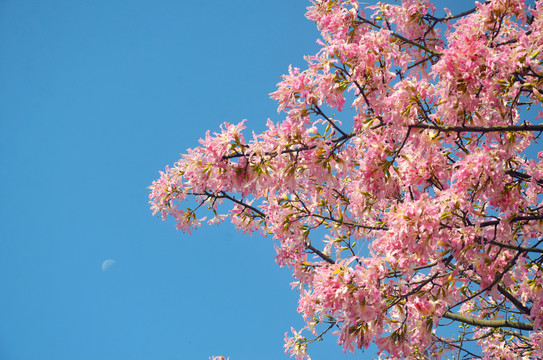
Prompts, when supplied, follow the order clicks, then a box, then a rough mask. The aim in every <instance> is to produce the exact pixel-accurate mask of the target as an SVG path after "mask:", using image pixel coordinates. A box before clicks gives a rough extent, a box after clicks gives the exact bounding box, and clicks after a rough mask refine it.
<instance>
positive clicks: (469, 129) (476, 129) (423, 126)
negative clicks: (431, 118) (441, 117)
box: [409, 124, 543, 133]
mask: <svg viewBox="0 0 543 360" xmlns="http://www.w3.org/2000/svg"><path fill="white" fill-rule="evenodd" d="M409 128H412V129H427V130H437V131H442V132H457V133H462V132H481V133H489V132H517V131H543V125H528V124H525V125H504V126H447V125H429V124H413V125H409Z"/></svg>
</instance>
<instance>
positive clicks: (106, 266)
mask: <svg viewBox="0 0 543 360" xmlns="http://www.w3.org/2000/svg"><path fill="white" fill-rule="evenodd" d="M113 264H115V260H113V259H107V260H104V262H103V263H102V271H106V270H107V269H109V268H110V267H112V266H113Z"/></svg>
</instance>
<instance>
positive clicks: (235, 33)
mask: <svg viewBox="0 0 543 360" xmlns="http://www.w3.org/2000/svg"><path fill="white" fill-rule="evenodd" d="M308 3H309V2H308V1H304V0H275V1H254V0H253V1H249V0H246V1H243V0H231V1H224V0H209V1H185V0H181V1H173V0H171V1H169V0H156V1H150V0H149V1H139V0H130V1H128V0H124V1H121V0H107V1H106V0H101V1H98V0H95V1H82V0H70V1H60V0H48V1H37V0H36V1H31V0H28V1H26V0H0V137H1V138H0V174H1V176H0V185H1V186H0V189H1V196H2V202H1V206H0V219H1V220H0V221H1V226H0V237H1V241H0V272H1V274H2V275H1V277H0V279H1V284H2V296H0V359H1V360H35V359H54V360H63V359H70V360H86V359H89V360H90V359H101V360H109V359H195V360H196V359H204V360H206V359H207V358H208V357H209V356H211V355H214V354H216V355H218V354H224V355H227V356H230V357H231V360H246V359H259V360H268V359H269V360H271V359H274V360H275V359H288V355H285V354H284V351H283V348H282V346H283V337H284V333H285V332H286V331H289V329H290V326H294V327H296V328H300V327H302V326H303V325H302V320H301V318H300V316H299V315H298V314H297V312H296V306H297V294H296V293H295V292H292V291H291V290H290V286H289V283H290V282H291V281H292V278H291V275H290V273H289V271H288V270H287V269H281V268H279V267H278V266H277V265H276V264H275V262H274V254H275V252H274V248H273V242H272V240H271V238H262V237H260V236H253V237H248V236H244V235H240V234H238V233H237V232H236V231H235V230H234V229H233V227H232V226H230V225H229V224H223V225H221V226H219V227H216V226H215V227H211V228H209V227H203V228H202V229H200V230H198V231H196V232H195V233H193V235H191V236H188V235H185V234H182V233H181V232H177V231H176V230H175V229H174V226H173V223H172V222H166V223H164V222H162V221H160V219H158V218H153V217H152V216H151V212H150V210H149V207H148V203H147V202H148V191H147V186H149V185H150V184H151V182H152V181H153V180H154V179H155V178H156V177H157V176H158V171H159V170H162V169H163V168H164V167H165V166H166V165H167V164H172V163H174V162H175V161H176V160H177V159H178V157H179V153H181V152H184V151H185V150H186V149H187V148H189V147H194V146H196V145H197V140H198V138H200V137H202V136H203V135H204V134H205V131H206V130H207V129H211V130H215V129H217V128H218V126H219V124H220V123H222V122H223V121H229V122H238V121H240V120H241V119H245V118H246V119H248V122H247V125H248V127H249V130H255V131H259V130H262V129H263V127H264V124H265V122H266V119H267V118H268V117H269V118H271V119H272V120H273V121H279V120H280V119H281V116H282V115H278V114H277V112H276V104H275V103H274V102H273V101H272V100H270V99H269V97H268V94H269V93H270V92H272V91H274V90H275V85H276V84H277V82H278V81H279V80H280V78H279V77H280V75H281V74H283V73H285V72H286V71H287V69H288V65H289V64H294V65H296V66H300V67H303V66H304V61H303V56H304V55H307V54H313V53H315V52H316V50H317V49H318V48H317V45H316V43H315V41H316V39H317V37H318V32H317V31H316V29H315V27H314V25H313V24H312V23H311V22H310V21H308V20H306V19H305V18H304V13H305V8H306V7H307V6H308ZM441 4H443V2H442V3H441ZM472 4H473V2H472V1H468V0H462V1H456V2H455V3H454V4H447V6H449V7H450V8H451V9H452V10H453V11H457V10H466V9H469V8H470V7H471V6H472ZM438 6H439V5H438ZM439 14H442V12H439ZM108 260H109V261H108ZM326 340H327V341H325V342H323V343H319V344H316V346H314V347H313V348H311V350H310V354H311V355H312V358H313V359H314V360H324V359H327V360H328V359H335V358H343V359H355V358H356V359H361V358H362V359H364V358H371V357H372V355H373V354H374V351H375V350H373V349H370V350H369V351H367V352H366V354H365V355H362V356H360V355H358V356H353V355H350V356H349V355H347V356H344V355H343V352H342V351H341V349H340V348H339V347H338V346H337V345H335V341H336V338H335V337H328V338H327V339H326ZM372 351H373V352H372Z"/></svg>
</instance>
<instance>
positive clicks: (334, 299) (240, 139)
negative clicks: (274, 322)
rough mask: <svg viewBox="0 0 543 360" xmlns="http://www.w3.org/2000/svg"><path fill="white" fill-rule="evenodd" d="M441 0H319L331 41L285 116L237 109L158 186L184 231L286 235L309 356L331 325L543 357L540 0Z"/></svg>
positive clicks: (280, 243)
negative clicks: (252, 125)
mask: <svg viewBox="0 0 543 360" xmlns="http://www.w3.org/2000/svg"><path fill="white" fill-rule="evenodd" d="M435 10H436V9H435V7H434V6H433V5H432V4H431V3H430V2H429V1H428V0H403V1H402V3H401V5H394V4H386V3H379V4H378V5H374V6H368V7H367V8H365V9H362V8H361V7H360V6H359V4H358V2H357V1H355V0H343V1H341V0H321V1H319V0H313V1H312V4H311V6H310V7H309V8H308V12H307V17H308V18H309V19H310V20H312V21H314V22H315V23H316V24H317V26H318V28H319V30H320V31H321V34H322V38H321V39H320V40H319V43H320V45H321V49H320V51H319V52H318V53H317V54H316V55H313V56H309V57H307V59H306V60H307V69H305V70H303V71H302V70H299V69H297V68H290V69H289V72H288V74H287V75H284V76H283V77H282V81H281V82H280V83H279V84H278V89H277V91H275V92H274V93H272V94H271V96H272V98H273V99H275V100H277V102H278V104H279V111H284V112H285V113H286V115H285V118H284V120H283V121H282V122H280V123H273V122H271V121H269V120H268V123H267V129H266V130H265V131H263V132H262V133H260V134H254V133H253V135H252V137H251V138H246V137H245V136H244V135H243V133H242V130H243V129H244V128H245V127H244V122H243V121H242V122H241V123H239V124H237V125H235V124H228V123H225V124H223V125H222V126H221V130H220V131H219V132H215V133H213V134H210V133H209V132H208V133H207V135H206V136H205V138H204V139H202V140H200V144H201V145H200V146H199V147H197V148H195V149H189V150H188V151H187V153H186V154H185V155H183V156H182V157H181V159H180V160H179V161H178V162H177V163H176V164H175V165H174V166H173V167H169V168H166V170H165V171H164V172H161V175H160V178H159V179H158V180H156V181H155V182H154V183H153V185H152V186H151V187H150V189H151V194H150V199H151V201H150V202H151V206H152V210H153V212H154V213H160V214H161V215H162V218H164V219H165V218H167V217H168V216H172V217H173V218H175V220H176V222H177V227H178V228H179V229H182V230H183V231H186V232H189V233H190V231H191V229H194V228H195V227H198V226H200V225H201V223H202V222H203V221H205V220H206V221H207V222H208V223H210V224H211V223H218V222H222V221H223V220H225V219H230V220H231V221H232V222H233V223H234V224H235V226H236V227H237V229H239V230H240V231H242V232H247V233H251V232H254V231H259V232H261V233H263V234H266V235H268V234H269V235H271V236H273V238H274V239H275V241H276V250H277V256H276V260H277V263H278V264H279V265H280V266H288V267H289V268H290V269H291V270H292V272H293V276H294V277H295V280H296V281H295V282H294V283H293V286H294V288H296V289H297V290H298V291H299V294H300V299H299V307H298V311H299V312H300V313H301V315H302V316H303V318H304V320H305V322H306V326H305V327H304V328H303V329H300V330H294V329H293V330H292V334H291V335H287V336H286V339H285V340H286V345H285V348H286V350H287V351H288V352H289V353H291V354H292V355H294V356H295V357H296V359H302V358H309V356H308V355H307V352H306V351H307V347H308V345H309V344H310V343H311V342H313V341H315V340H318V339H321V338H322V336H323V334H324V333H327V332H330V333H332V334H335V335H337V341H338V343H339V344H340V345H342V346H343V348H344V349H345V350H346V351H355V350H356V349H357V348H360V349H364V348H366V347H368V346H369V345H370V343H372V342H374V343H376V344H377V346H378V348H379V353H380V356H381V357H388V358H391V359H404V358H406V359H428V358H431V359H433V358H440V357H442V356H447V357H448V356H451V357H455V358H457V359H458V358H462V357H467V358H484V359H502V358H503V359H518V358H523V359H524V358H526V359H530V358H537V357H542V356H543V290H542V289H543V266H542V264H543V151H541V150H542V149H541V147H540V145H539V144H538V138H539V136H540V134H541V132H542V131H543V124H542V123H541V118H542V117H543V112H542V111H541V103H542V101H543V52H542V50H543V3H542V2H541V1H539V0H537V1H535V3H534V4H531V5H528V4H526V3H525V2H524V1H523V0H491V1H487V2H486V3H484V4H481V3H476V7H475V8H473V9H471V10H467V11H465V12H463V13H460V14H451V13H450V12H446V15H443V16H441V17H439V16H437V15H436V12H435ZM344 108H347V110H345V111H344ZM538 152H539V153H538ZM180 203H187V204H188V205H189V206H191V207H189V208H187V209H186V210H182V207H181V206H180ZM221 204H222V205H221ZM183 208H184V207H183ZM206 213H207V214H206Z"/></svg>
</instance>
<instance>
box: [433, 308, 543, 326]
mask: <svg viewBox="0 0 543 360" xmlns="http://www.w3.org/2000/svg"><path fill="white" fill-rule="evenodd" d="M443 317H444V318H447V319H450V320H455V321H460V322H462V323H464V324H469V325H473V326H478V327H490V328H502V327H510V328H514V329H519V330H533V329H534V324H532V323H523V322H520V321H512V320H483V319H475V318H471V317H468V316H464V315H458V314H455V313H452V312H450V311H447V312H446V313H445V314H443Z"/></svg>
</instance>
